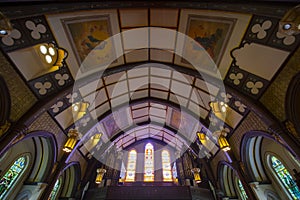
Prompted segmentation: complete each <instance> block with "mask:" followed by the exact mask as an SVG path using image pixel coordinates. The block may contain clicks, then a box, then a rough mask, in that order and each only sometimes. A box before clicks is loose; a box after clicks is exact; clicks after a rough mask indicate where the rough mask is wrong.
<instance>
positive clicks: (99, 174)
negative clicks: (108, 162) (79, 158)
mask: <svg viewBox="0 0 300 200" xmlns="http://www.w3.org/2000/svg"><path fill="white" fill-rule="evenodd" d="M105 173H106V170H105V169H102V168H98V169H97V176H96V180H95V183H96V184H100V183H101V182H102V179H103V176H104V174H105Z"/></svg>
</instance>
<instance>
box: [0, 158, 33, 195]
mask: <svg viewBox="0 0 300 200" xmlns="http://www.w3.org/2000/svg"><path fill="white" fill-rule="evenodd" d="M26 165H27V157H26V156H21V157H20V158H18V159H17V160H16V161H15V162H14V164H13V165H12V166H11V167H10V168H9V169H8V170H7V172H6V173H5V174H4V176H3V177H2V178H1V180H0V199H3V198H4V197H5V196H6V195H7V193H8V191H9V190H11V189H12V186H13V184H14V183H16V182H17V179H18V178H19V177H20V176H21V175H22V173H23V172H24V170H25V169H26Z"/></svg>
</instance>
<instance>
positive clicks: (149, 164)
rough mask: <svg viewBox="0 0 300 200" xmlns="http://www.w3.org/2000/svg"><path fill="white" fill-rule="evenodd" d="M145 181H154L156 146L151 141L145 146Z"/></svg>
mask: <svg viewBox="0 0 300 200" xmlns="http://www.w3.org/2000/svg"><path fill="white" fill-rule="evenodd" d="M144 181H145V182H152V181H154V148H153V145H152V144H151V143H147V144H146V146H145V165H144Z"/></svg>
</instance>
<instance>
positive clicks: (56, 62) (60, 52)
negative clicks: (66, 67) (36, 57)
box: [38, 43, 68, 71]
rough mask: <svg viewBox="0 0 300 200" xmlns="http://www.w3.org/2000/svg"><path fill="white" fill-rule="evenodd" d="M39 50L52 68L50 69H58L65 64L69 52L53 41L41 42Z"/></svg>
mask: <svg viewBox="0 0 300 200" xmlns="http://www.w3.org/2000/svg"><path fill="white" fill-rule="evenodd" d="M38 51H39V54H40V56H41V57H42V59H43V60H44V62H45V63H46V65H49V67H50V68H51V69H50V71H55V70H58V69H59V68H60V67H62V66H63V61H64V60H65V59H66V58H67V56H68V52H67V51H66V50H65V49H63V48H60V47H56V46H55V45H54V44H53V43H49V44H41V45H39V46H38Z"/></svg>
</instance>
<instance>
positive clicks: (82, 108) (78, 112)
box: [72, 102, 90, 121]
mask: <svg viewBox="0 0 300 200" xmlns="http://www.w3.org/2000/svg"><path fill="white" fill-rule="evenodd" d="M89 105H90V103H89V102H77V103H73V105H72V112H73V117H74V119H75V121H76V120H78V119H80V118H82V117H83V116H84V115H85V114H86V112H87V109H88V107H89Z"/></svg>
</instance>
